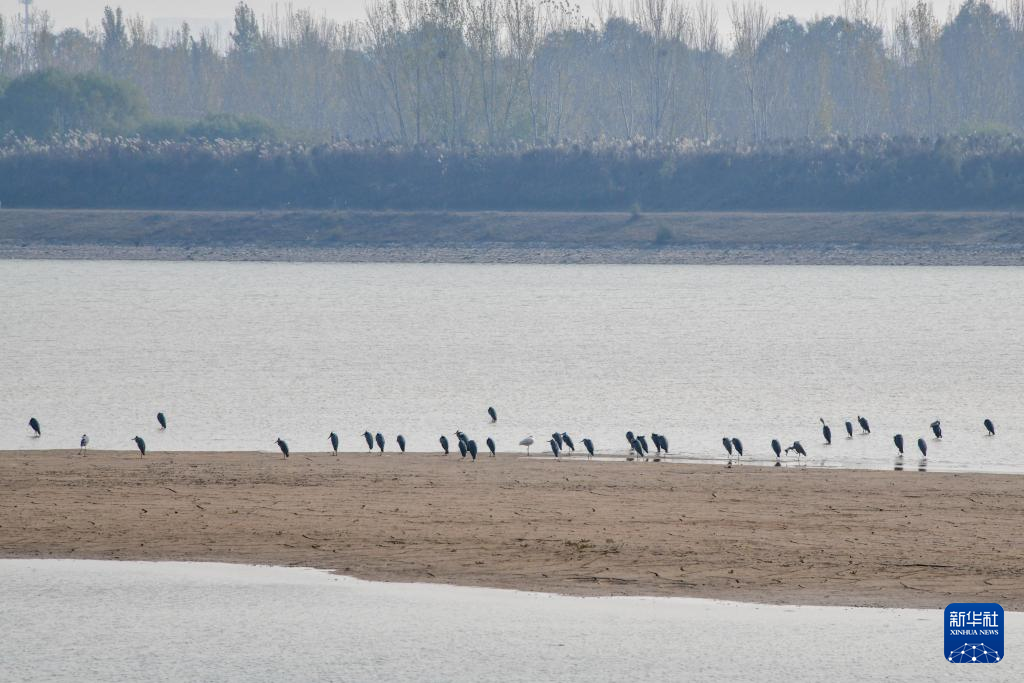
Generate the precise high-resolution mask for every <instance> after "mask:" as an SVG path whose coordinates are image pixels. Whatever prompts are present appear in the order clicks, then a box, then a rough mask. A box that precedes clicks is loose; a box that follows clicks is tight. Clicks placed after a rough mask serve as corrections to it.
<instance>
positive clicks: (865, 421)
mask: <svg viewBox="0 0 1024 683" xmlns="http://www.w3.org/2000/svg"><path fill="white" fill-rule="evenodd" d="M857 424H859V425H860V428H861V429H863V430H864V433H865V434H870V433H871V425H869V424H868V419H867V418H866V417H861V416H860V415H858V416H857Z"/></svg>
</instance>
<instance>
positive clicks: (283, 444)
mask: <svg viewBox="0 0 1024 683" xmlns="http://www.w3.org/2000/svg"><path fill="white" fill-rule="evenodd" d="M135 440H136V441H141V440H142V439H140V438H139V437H135ZM274 443H276V444H277V447H278V448H280V449H281V452H282V453H284V457H286V458H287V457H288V456H289V455H291V451H289V450H288V442H287V441H285V440H284V439H282V438H280V437H278V439H277V441H275V442H274ZM139 448H140V449H142V453H143V454H145V453H146V445H145V444H142V445H141V446H139Z"/></svg>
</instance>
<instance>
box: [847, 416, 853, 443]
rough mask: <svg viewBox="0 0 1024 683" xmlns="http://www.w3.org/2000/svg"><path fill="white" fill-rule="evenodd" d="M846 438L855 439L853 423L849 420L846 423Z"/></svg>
mask: <svg viewBox="0 0 1024 683" xmlns="http://www.w3.org/2000/svg"><path fill="white" fill-rule="evenodd" d="M846 438H848V439H852V438H853V423H852V422H850V421H849V420H847V421H846Z"/></svg>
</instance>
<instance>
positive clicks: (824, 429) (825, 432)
mask: <svg viewBox="0 0 1024 683" xmlns="http://www.w3.org/2000/svg"><path fill="white" fill-rule="evenodd" d="M818 419H819V420H821V434H822V436H824V437H825V443H826V444H828V445H829V446H831V445H832V428H831V427H829V426H828V425H827V424H825V418H823V417H819V418H818Z"/></svg>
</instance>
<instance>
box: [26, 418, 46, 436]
mask: <svg viewBox="0 0 1024 683" xmlns="http://www.w3.org/2000/svg"><path fill="white" fill-rule="evenodd" d="M28 426H29V427H31V428H32V431H33V432H35V433H36V438H39V437H40V436H42V435H43V428H42V427H40V426H39V420H37V419H35V418H34V417H32V418H29V420H28Z"/></svg>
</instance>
